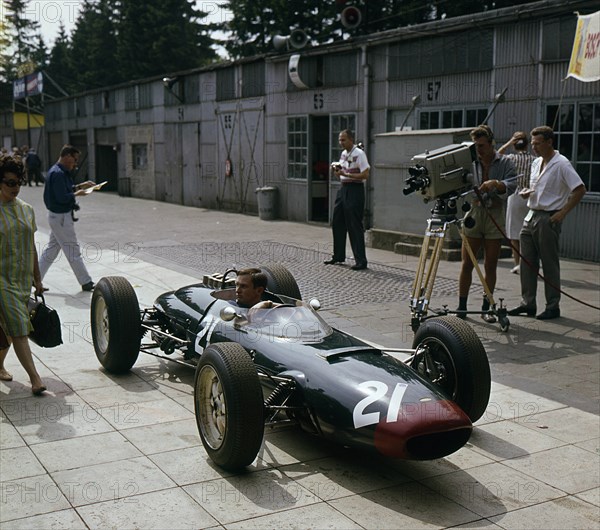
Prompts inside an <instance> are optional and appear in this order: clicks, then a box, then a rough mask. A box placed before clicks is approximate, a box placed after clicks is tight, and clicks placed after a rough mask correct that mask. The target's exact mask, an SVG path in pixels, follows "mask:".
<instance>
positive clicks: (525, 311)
mask: <svg viewBox="0 0 600 530" xmlns="http://www.w3.org/2000/svg"><path fill="white" fill-rule="evenodd" d="M506 314H507V315H510V316H511V317H516V316H518V315H527V316H528V317H532V316H533V315H535V307H527V306H526V305H518V306H517V307H513V308H512V309H509V310H508V311H507V312H506Z"/></svg>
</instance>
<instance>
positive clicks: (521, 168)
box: [498, 131, 535, 274]
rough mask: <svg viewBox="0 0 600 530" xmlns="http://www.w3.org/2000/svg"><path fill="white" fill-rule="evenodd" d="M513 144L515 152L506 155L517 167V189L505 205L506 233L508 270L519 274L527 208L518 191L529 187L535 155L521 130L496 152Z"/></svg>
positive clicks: (500, 151)
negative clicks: (510, 261)
mask: <svg viewBox="0 0 600 530" xmlns="http://www.w3.org/2000/svg"><path fill="white" fill-rule="evenodd" d="M511 145H512V146H513V148H514V150H515V152H514V153H511V154H510V155H506V156H508V158H510V159H511V160H512V162H513V164H514V165H515V168H516V169H517V175H518V180H517V189H516V190H515V192H514V193H513V194H512V195H511V196H510V197H509V198H508V202H507V205H506V235H507V236H508V238H509V239H510V242H511V245H512V255H513V259H514V261H515V266H514V267H513V268H512V269H511V270H510V272H512V273H513V274H519V263H520V261H521V260H520V258H519V250H520V249H519V247H520V243H519V241H520V237H519V234H520V233H521V228H523V221H524V220H525V216H526V215H527V212H528V211H529V208H527V199H524V198H523V197H521V196H520V195H519V192H520V191H521V190H522V189H524V188H528V187H529V175H530V174H531V163H532V162H533V160H534V159H535V157H534V156H533V155H532V154H531V153H530V152H529V149H528V147H529V141H528V140H527V134H525V133H524V132H523V131H517V132H516V133H514V134H513V136H512V138H511V139H510V140H509V141H508V142H506V143H505V144H504V145H503V146H502V147H501V148H500V149H498V152H499V153H501V154H503V153H504V151H506V150H507V149H508V148H509V147H510V146H511Z"/></svg>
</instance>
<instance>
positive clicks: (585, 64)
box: [567, 11, 600, 81]
mask: <svg viewBox="0 0 600 530" xmlns="http://www.w3.org/2000/svg"><path fill="white" fill-rule="evenodd" d="M567 77H574V78H575V79H579V81H599V80H600V11H597V12H596V13H592V14H591V15H579V16H578V17H577V29H576V30H575V41H574V42H573V51H572V52H571V62H570V63H569V73H568V74H567Z"/></svg>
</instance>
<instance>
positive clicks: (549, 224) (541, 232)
mask: <svg viewBox="0 0 600 530" xmlns="http://www.w3.org/2000/svg"><path fill="white" fill-rule="evenodd" d="M531 147H532V148H533V152H534V153H535V154H536V155H537V156H538V158H536V159H535V160H534V161H533V163H532V164H531V183H530V185H529V186H530V187H529V188H525V189H523V190H521V192H520V194H521V196H522V197H524V198H526V199H527V207H528V208H529V213H528V214H527V215H526V216H525V221H524V223H523V228H522V229H521V254H522V256H523V259H522V260H521V304H520V305H518V306H517V307H515V308H513V309H511V310H510V311H509V312H508V314H509V315H513V316H515V315H528V316H533V315H535V313H536V310H537V304H536V293H537V274H538V270H539V267H540V261H541V262H542V267H543V269H544V278H545V279H546V282H545V283H544V288H545V294H546V308H545V309H544V311H542V312H541V313H540V314H538V315H537V316H536V318H537V319H538V320H550V319H553V318H558V317H560V306H559V302H560V291H559V289H560V259H559V257H560V256H559V250H560V248H559V237H560V228H561V225H562V222H563V221H564V219H565V217H566V216H567V214H568V213H569V212H570V211H571V210H572V209H573V208H575V206H577V204H578V203H579V201H580V200H581V199H582V197H583V196H584V195H585V192H586V189H585V184H584V183H583V181H582V180H581V177H580V176H579V175H578V174H577V172H576V171H575V170H574V169H573V166H572V165H571V163H570V162H569V160H568V159H567V158H566V157H565V156H563V155H561V154H560V153H559V152H558V151H555V150H554V131H553V130H552V129H551V128H550V127H547V126H542V127H536V128H535V129H533V130H532V131H531Z"/></svg>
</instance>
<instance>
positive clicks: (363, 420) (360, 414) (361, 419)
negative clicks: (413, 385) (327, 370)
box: [352, 381, 408, 429]
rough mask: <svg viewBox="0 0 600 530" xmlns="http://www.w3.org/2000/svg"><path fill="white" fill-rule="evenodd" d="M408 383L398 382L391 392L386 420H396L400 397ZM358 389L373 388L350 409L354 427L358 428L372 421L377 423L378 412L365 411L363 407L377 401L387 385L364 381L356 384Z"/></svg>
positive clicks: (385, 391) (384, 392)
mask: <svg viewBox="0 0 600 530" xmlns="http://www.w3.org/2000/svg"><path fill="white" fill-rule="evenodd" d="M407 388H408V385H407V384H406V383H398V384H396V387H395V388H394V391H393V392H392V397H391V399H390V404H389V406H388V412H387V416H386V420H385V421H386V422H387V423H391V422H394V421H398V414H399V413H400V405H401V404H402V398H403V397H404V393H405V392H406V389H407ZM358 389H359V390H371V389H372V390H373V392H371V393H370V394H369V395H368V396H366V397H365V398H363V399H361V400H360V401H359V402H358V403H357V404H356V406H355V407H354V410H353V411H352V419H353V420H354V428H355V429H359V428H360V427H365V426H367V425H372V424H373V423H379V416H380V413H379V412H365V409H366V408H367V407H368V406H369V405H370V404H371V403H375V402H376V401H379V400H380V399H381V398H383V397H384V396H385V395H386V394H387V392H388V386H387V385H386V384H385V383H382V382H381V381H365V382H364V383H361V384H360V385H358Z"/></svg>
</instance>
